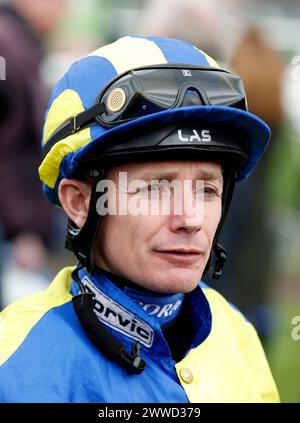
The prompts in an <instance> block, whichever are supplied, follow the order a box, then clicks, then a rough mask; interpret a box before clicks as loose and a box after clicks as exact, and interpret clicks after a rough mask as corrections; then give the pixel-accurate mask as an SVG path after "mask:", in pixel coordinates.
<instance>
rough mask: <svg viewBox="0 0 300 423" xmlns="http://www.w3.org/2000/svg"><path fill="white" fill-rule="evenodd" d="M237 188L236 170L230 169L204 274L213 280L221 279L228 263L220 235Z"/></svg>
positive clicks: (227, 170)
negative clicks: (218, 221)
mask: <svg viewBox="0 0 300 423" xmlns="http://www.w3.org/2000/svg"><path fill="white" fill-rule="evenodd" d="M234 187H235V168H234V167H229V168H227V169H226V170H225V173H224V191H223V194H222V214H221V219H220V223H219V225H218V228H217V231H216V233H215V236H214V240H213V243H212V248H211V253H210V256H209V259H208V262H207V264H206V267H205V269H204V272H203V276H205V275H209V276H210V277H211V278H213V279H220V277H221V276H222V271H223V267H224V265H225V263H226V261H227V253H226V250H225V249H224V247H222V245H221V244H219V242H218V241H219V235H220V232H221V229H222V227H223V224H224V221H225V218H226V216H227V213H228V210H229V207H230V204H231V199H232V195H233V192H234Z"/></svg>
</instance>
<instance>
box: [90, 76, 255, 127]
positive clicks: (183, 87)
mask: <svg viewBox="0 0 300 423" xmlns="http://www.w3.org/2000/svg"><path fill="white" fill-rule="evenodd" d="M187 93H188V94H192V93H193V94H195V93H196V94H197V96H198V101H197V102H198V105H212V106H231V107H236V108H240V109H243V110H247V103H246V96H245V90H244V86H243V82H242V80H241V79H240V78H239V77H238V76H237V75H233V74H231V73H228V72H225V71H222V70H215V69H214V70H211V69H197V68H192V69H181V68H152V69H139V70H134V71H131V72H130V73H128V74H125V75H123V76H121V77H119V78H118V79H117V80H115V81H114V82H112V83H111V84H110V85H109V86H108V87H106V88H105V89H104V91H103V92H102V93H101V94H100V95H99V97H98V102H99V103H104V104H105V108H106V112H105V113H102V114H101V116H100V121H101V122H103V123H107V124H117V123H120V122H121V121H123V120H128V119H134V118H137V117H140V116H145V115H148V114H152V113H156V112H159V111H161V110H164V109H170V108H173V107H180V106H182V105H184V97H185V96H186V94H187Z"/></svg>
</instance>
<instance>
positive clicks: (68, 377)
mask: <svg viewBox="0 0 300 423" xmlns="http://www.w3.org/2000/svg"><path fill="white" fill-rule="evenodd" d="M72 270H73V268H65V269H63V270H62V271H61V272H60V273H59V274H58V275H57V276H56V278H55V279H54V281H53V282H52V284H51V285H50V286H49V288H48V289H47V290H46V291H45V292H43V293H38V294H34V295H31V296H30V297H28V298H25V299H22V300H19V301H17V302H15V303H14V304H12V305H10V306H9V307H7V308H6V309H5V310H4V311H3V312H2V313H1V315H0V401H1V402H145V403H150V402H179V403H183V402H200V403H202V402H210V403H212V402H277V401H279V396H278V392H277V389H276V386H275V384H274V381H273V378H272V375H271V372H270V369H269V366H268V363H267V361H266V358H265V355H264V352H263V349H262V347H261V344H260V342H259V339H258V337H257V334H256V332H255V330H254V328H253V326H252V325H251V324H250V323H249V322H247V321H246V320H245V319H244V317H243V316H242V314H241V313H240V312H238V311H237V310H235V309H234V308H233V307H232V306H231V305H230V304H229V303H228V302H227V301H226V300H225V299H224V298H223V297H222V296H221V295H220V294H219V293H217V292H216V291H215V290H213V289H211V288H208V287H202V286H201V287H200V286H198V287H197V288H196V289H195V290H194V291H193V292H192V293H190V294H187V297H188V298H187V301H188V302H189V310H190V312H191V318H192V328H193V329H192V330H193V341H192V343H191V344H190V347H189V349H188V351H187V352H186V354H185V356H184V358H183V359H182V360H181V361H179V362H175V361H174V360H173V358H172V355H171V352H170V349H169V347H168V344H167V342H166V340H165V338H164V335H163V333H162V330H161V328H160V325H159V323H158V322H157V320H156V319H155V318H154V317H153V316H151V315H149V314H148V313H146V312H145V311H144V310H143V309H142V307H140V306H139V305H138V304H137V303H136V302H134V301H133V300H132V299H131V298H129V297H128V296H127V295H126V294H125V293H124V292H123V291H122V290H121V289H119V288H118V287H117V286H115V285H114V284H113V283H112V282H110V281H109V280H108V279H107V278H106V277H104V276H103V278H99V279H98V280H97V281H94V280H90V279H89V277H88V276H85V283H86V284H88V285H89V284H90V286H91V287H92V289H93V290H94V292H95V294H96V297H97V299H98V311H97V312H98V317H99V319H100V320H101V321H102V324H104V325H105V326H106V328H107V329H108V330H109V331H111V332H112V333H113V334H114V335H115V336H117V337H118V338H119V339H120V340H121V341H122V342H123V343H124V344H125V345H126V347H127V348H128V349H131V348H132V346H133V345H134V343H135V342H136V340H139V341H140V343H141V355H142V356H143V358H144V360H145V362H146V368H145V370H144V371H143V372H142V373H141V374H130V373H128V372H127V370H126V369H125V368H123V367H122V366H120V365H119V364H118V363H115V362H113V361H110V360H108V359H106V358H105V357H104V356H103V355H102V354H101V353H100V351H99V350H98V349H97V348H96V347H95V346H94V345H93V344H92V343H91V341H90V340H89V338H88V337H87V335H86V333H85V332H84V331H83V329H82V327H81V325H80V322H79V320H78V318H77V315H76V313H75V311H74V308H73V304H72V301H71V300H72V296H73V295H75V294H76V293H77V292H78V288H77V285H76V284H75V283H74V281H72V277H71V274H72ZM181 336H182V334H181V333H178V342H181Z"/></svg>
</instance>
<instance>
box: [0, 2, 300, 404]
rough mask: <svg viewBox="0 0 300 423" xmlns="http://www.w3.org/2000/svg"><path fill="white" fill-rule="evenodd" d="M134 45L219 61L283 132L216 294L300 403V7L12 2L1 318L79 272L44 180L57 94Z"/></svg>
mask: <svg viewBox="0 0 300 423" xmlns="http://www.w3.org/2000/svg"><path fill="white" fill-rule="evenodd" d="M132 33H139V34H143V35H161V36H169V37H174V38H181V39H185V40H187V41H190V42H192V43H193V44H194V45H196V46H197V47H198V48H200V49H202V50H204V51H205V52H206V53H208V54H210V55H211V56H213V57H214V58H215V59H216V60H217V61H219V63H220V64H221V65H223V66H224V67H225V68H227V69H228V70H232V71H234V72H235V73H237V74H239V75H241V76H242V78H243V80H244V83H245V86H246V91H247V94H248V102H249V108H250V110H251V111H253V112H254V113H256V114H257V115H258V116H260V117H261V118H262V119H264V120H265V121H266V122H267V123H268V124H269V125H270V127H271V128H272V133H273V137H272V141H271V144H270V147H269V148H268V151H267V154H266V155H265V157H264V160H262V161H261V163H260V165H259V166H258V168H257V171H256V172H255V173H254V175H253V176H252V177H251V178H249V180H247V181H246V182H243V183H241V184H239V185H240V186H239V187H238V188H237V190H236V196H235V197H234V199H233V204H232V208H231V210H230V214H229V216H228V219H227V220H228V221H227V223H226V225H225V227H224V230H223V234H222V243H223V245H224V247H225V248H226V249H227V251H228V256H229V259H228V263H227V265H226V267H225V270H224V274H223V277H222V278H221V279H220V280H219V281H217V282H215V281H211V280H207V281H206V282H208V284H210V285H212V286H213V287H215V288H216V289H218V290H219V291H220V292H222V293H223V294H224V295H225V296H226V298H227V299H229V300H230V301H231V302H232V303H234V304H235V305H236V306H238V307H239V308H240V310H241V311H242V312H243V313H244V314H245V315H246V316H247V318H248V319H249V320H250V321H251V322H253V323H254V325H255V327H256V329H257V331H258V333H259V336H260V338H261V340H262V342H263V344H264V347H265V350H266V353H267V356H268V359H269V362H270V365H271V368H272V371H273V374H274V377H275V380H276V382H277V385H278V388H279V391H280V395H281V399H282V401H284V402H300V329H297V327H296V326H295V322H297V321H298V322H300V320H297V318H295V316H300V188H299V187H300V2H299V0H280V1H279V0H272V1H268V0H164V1H161V0H122V1H118V0H11V1H3V0H2V1H1V0H0V59H1V60H0V304H1V309H2V308H3V307H4V306H5V305H7V304H9V303H11V302H12V301H14V300H15V299H17V298H20V297H22V296H24V295H27V294H29V293H31V292H34V291H39V290H42V289H44V288H45V287H46V286H47V285H48V283H49V282H50V281H51V279H52V277H53V276H54V275H55V273H56V272H57V271H58V270H59V269H60V268H61V267H63V266H65V265H67V264H73V263H74V262H75V260H74V258H73V256H72V255H71V254H69V253H68V252H67V251H66V250H65V249H64V235H65V226H66V218H65V217H64V215H63V213H62V212H61V210H59V209H54V208H53V207H52V206H50V205H48V204H47V202H46V200H44V199H43V196H42V190H41V185H40V183H39V180H38V175H37V166H38V164H39V161H40V139H41V131H42V124H43V116H44V113H45V110H46V106H47V101H48V98H49V95H50V92H51V89H52V87H53V85H54V84H55V83H56V82H57V80H58V79H59V78H60V77H61V76H62V75H63V73H64V72H65V71H66V70H67V69H68V67H69V66H70V64H71V63H72V62H73V61H75V60H76V59H78V58H80V57H81V56H83V55H85V54H88V53H90V52H91V51H92V50H94V49H96V48H98V47H100V46H101V45H103V44H107V43H108V42H112V41H114V40H115V39H117V38H119V37H121V36H124V35H127V34H132ZM2 58H4V59H5V60H3V59H2ZM293 319H294V320H293ZM299 319H300V317H299ZM292 321H293V322H292ZM293 329H294V332H292V331H293ZM292 333H294V335H295V334H296V336H292ZM298 338H299V339H298Z"/></svg>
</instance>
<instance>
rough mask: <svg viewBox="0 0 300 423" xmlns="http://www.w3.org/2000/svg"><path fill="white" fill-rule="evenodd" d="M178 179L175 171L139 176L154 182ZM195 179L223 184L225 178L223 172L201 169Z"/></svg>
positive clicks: (146, 173)
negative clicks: (155, 180) (156, 180)
mask: <svg viewBox="0 0 300 423" xmlns="http://www.w3.org/2000/svg"><path fill="white" fill-rule="evenodd" d="M176 177H178V172H176V171H175V172H174V171H157V172H155V171H149V172H145V173H143V174H142V175H139V179H142V180H153V179H158V180H161V179H167V180H174V179H176ZM195 179H199V180H204V181H219V182H221V183H222V182H223V177H222V174H221V172H218V171H214V170H207V169H201V170H199V172H197V176H196V178H195Z"/></svg>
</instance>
